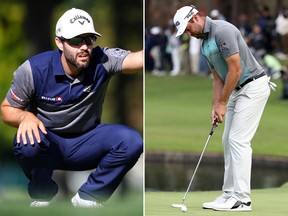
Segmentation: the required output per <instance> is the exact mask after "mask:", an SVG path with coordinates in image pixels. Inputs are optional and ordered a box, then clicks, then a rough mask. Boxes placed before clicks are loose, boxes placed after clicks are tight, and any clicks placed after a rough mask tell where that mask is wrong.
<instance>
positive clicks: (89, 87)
mask: <svg viewBox="0 0 288 216" xmlns="http://www.w3.org/2000/svg"><path fill="white" fill-rule="evenodd" d="M91 89H92V85H89V86H88V87H86V88H85V89H83V92H91Z"/></svg>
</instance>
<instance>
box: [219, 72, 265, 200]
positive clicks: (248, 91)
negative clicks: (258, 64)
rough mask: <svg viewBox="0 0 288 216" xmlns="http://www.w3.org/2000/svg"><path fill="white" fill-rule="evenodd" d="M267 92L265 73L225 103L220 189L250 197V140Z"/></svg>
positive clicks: (255, 128) (241, 197) (234, 92)
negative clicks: (221, 184)
mask: <svg viewBox="0 0 288 216" xmlns="http://www.w3.org/2000/svg"><path fill="white" fill-rule="evenodd" d="M269 95H270V88H269V85H268V81H267V76H263V77H261V78H258V79H257V80H254V81H252V82H250V83H248V84H246V85H245V86H244V87H243V88H242V89H240V90H239V91H237V92H236V91H233V93H232V94H231V96H230V98H229V101H228V104H227V113H226V120H225V127H224V133H223V137H222V142H223V146H224V163H225V167H224V182H223V188H222V189H223V191H225V192H228V193H230V194H231V195H233V196H235V197H236V198H238V199H241V200H243V199H245V200H250V182H251V166H252V148H251V143H250V142H251V140H252V138H253V136H254V134H255V132H256V130H257V127H258V125H259V122H260V119H261V116H262V113H263V111H264V107H265V105H266V102H267V100H268V97H269Z"/></svg>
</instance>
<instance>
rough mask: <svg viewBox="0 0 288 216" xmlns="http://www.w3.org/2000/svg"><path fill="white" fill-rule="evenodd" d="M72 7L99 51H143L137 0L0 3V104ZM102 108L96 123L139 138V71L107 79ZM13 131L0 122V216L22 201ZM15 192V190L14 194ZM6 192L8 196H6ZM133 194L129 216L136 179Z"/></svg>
mask: <svg viewBox="0 0 288 216" xmlns="http://www.w3.org/2000/svg"><path fill="white" fill-rule="evenodd" d="M72 7H75V8H80V9H83V10H85V11H87V12H88V13H89V14H90V15H91V16H92V17H93V21H94V25H95V29H96V31H97V32H99V33H101V34H102V36H103V37H102V38H99V39H98V40H97V45H99V46H100V47H105V46H108V47H111V48H112V47H120V48H123V49H127V50H131V51H138V50H141V49H143V1H142V0H137V1H133V0H124V1H117V0H97V1H94V0H82V1H78V0H50V1H35V0H1V3H0V59H1V60H0V70H1V76H0V100H1V102H2V101H3V99H4V98H5V96H6V93H7V91H8V89H9V87H10V85H11V82H12V79H13V72H14V71H15V70H16V69H17V67H18V66H20V64H22V63H23V62H24V61H25V60H26V59H27V58H29V57H30V56H32V55H35V54H37V53H40V52H44V51H48V50H51V49H55V48H56V46H55V43H54V37H55V25H56V22H57V20H58V19H59V17H60V16H61V15H62V14H63V13H64V12H65V11H66V10H68V9H70V8H72ZM103 110H104V111H103V118H102V122H107V123H123V124H126V125H128V126H131V127H133V128H136V129H137V130H138V131H139V132H140V133H141V134H143V73H142V71H139V73H137V74H135V75H129V76H126V75H122V76H117V77H115V78H114V79H112V81H111V83H110V88H109V89H108V92H107V94H106V101H105V103H104V109H103ZM15 132H16V129H15V128H11V127H9V126H7V125H5V124H4V123H3V122H2V121H1V122H0V140H1V141H0V215H2V213H3V211H2V210H3V209H4V206H6V205H7V203H8V202H9V203H10V202H12V203H13V200H15V201H16V200H18V201H19V197H21V198H24V197H25V199H27V198H28V194H27V192H26V191H25V190H23V187H24V186H25V185H26V183H27V180H26V178H25V177H24V176H23V174H22V171H21V170H20V168H19V167H18V165H15V164H14V163H15V160H14V156H13V150H12V139H13V137H14V134H15ZM138 171H139V172H140V173H142V172H143V170H142V168H141V166H140V167H138ZM139 175H140V174H139ZM60 176H61V175H60ZM140 176H141V175H140ZM60 179H61V177H60ZM62 179H63V178H62ZM124 185H125V184H124ZM17 188H19V189H20V190H19V191H18V190H16V192H15V189H17ZM122 188H125V186H122ZM10 189H12V191H13V192H11V193H10ZM132 189H135V188H132ZM135 190H136V191H137V193H139V194H138V195H135V194H133V195H132V196H133V198H132V200H134V201H133V204H132V205H133V206H134V208H135V209H134V210H132V212H133V215H137V213H135V212H138V213H139V215H142V208H143V207H142V187H141V181H140V188H139V185H138V186H137V187H136V189H135ZM121 191H122V189H121ZM121 193H122V192H120V194H121ZM128 193H129V192H128ZM66 195H67V194H66ZM66 195H65V196H66ZM134 196H136V197H134ZM21 198H20V200H21ZM64 198H65V197H64ZM121 199H122V198H121ZM112 203H113V201H112ZM124 203H125V202H124ZM28 204H29V201H27V200H22V204H21V202H20V204H19V205H20V206H21V205H22V207H24V206H27V205H28ZM127 204H129V205H130V204H131V203H129V202H128V203H127ZM69 207H70V206H69ZM7 208H8V209H7ZM12 208H13V205H11V206H10V209H9V207H8V205H7V206H6V207H5V209H6V210H5V215H17V214H16V213H15V212H17V211H16V210H15V209H14V210H13V211H12ZM124 208H125V207H124ZM126 208H127V206H126ZM127 209H128V208H127ZM9 212H10V213H11V214H9ZM74 215H78V213H77V212H76V214H74ZM125 215H127V212H126V214H125Z"/></svg>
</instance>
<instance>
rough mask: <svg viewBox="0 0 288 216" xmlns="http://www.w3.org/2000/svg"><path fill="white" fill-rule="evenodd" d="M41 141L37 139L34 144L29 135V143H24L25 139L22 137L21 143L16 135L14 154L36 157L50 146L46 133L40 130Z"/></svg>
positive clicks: (23, 156) (21, 156) (22, 156)
mask: <svg viewBox="0 0 288 216" xmlns="http://www.w3.org/2000/svg"><path fill="white" fill-rule="evenodd" d="M39 133H40V138H41V142H40V143H37V142H36V140H35V142H34V144H31V143H30V140H29V139H28V137H26V139H27V144H24V143H23V140H22V139H20V143H17V141H16V136H15V137H14V154H15V156H16V157H18V158H19V157H20V158H34V157H36V156H37V155H38V154H39V153H40V152H41V151H42V150H43V149H45V148H47V147H48V146H49V141H48V140H47V138H46V137H45V135H44V134H43V133H42V132H41V131H40V130H39Z"/></svg>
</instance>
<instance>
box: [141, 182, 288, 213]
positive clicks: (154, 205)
mask: <svg viewBox="0 0 288 216" xmlns="http://www.w3.org/2000/svg"><path fill="white" fill-rule="evenodd" d="M220 193H221V192H220V191H209V192H189V193H188V195H187V197H186V201H185V205H186V206H187V208H188V210H187V212H186V213H182V212H181V210H180V209H177V208H172V207H171V204H172V203H180V204H181V202H182V198H183V196H184V192H146V193H145V216H170V215H171V216H172V215H173V216H178V215H179V216H180V215H183V214H184V215H185V214H186V215H193V216H201V215H203V216H210V215H213V216H217V215H219V216H220V215H221V216H223V215H227V216H228V215H233V216H237V215H243V214H244V215H249V216H272V215H273V216H284V215H287V212H288V206H287V194H288V184H286V185H284V186H282V187H281V188H272V189H261V190H252V196H251V198H252V209H253V211H252V212H247V213H243V212H233V213H231V212H216V211H213V210H204V209H202V203H203V202H207V201H212V200H213V199H215V197H217V196H219V195H220Z"/></svg>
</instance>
